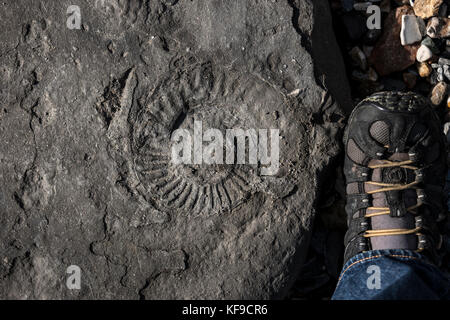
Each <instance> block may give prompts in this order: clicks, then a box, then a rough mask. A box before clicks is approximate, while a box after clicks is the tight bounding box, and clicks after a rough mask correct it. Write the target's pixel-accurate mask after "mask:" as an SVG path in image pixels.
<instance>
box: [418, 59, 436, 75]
mask: <svg viewBox="0 0 450 320" xmlns="http://www.w3.org/2000/svg"><path fill="white" fill-rule="evenodd" d="M417 70H418V71H419V75H420V76H421V77H422V78H426V77H428V76H429V75H430V74H431V72H432V71H433V69H432V68H431V66H430V65H429V64H428V63H426V62H421V63H419V65H418V67H417Z"/></svg>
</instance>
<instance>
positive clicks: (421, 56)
mask: <svg viewBox="0 0 450 320" xmlns="http://www.w3.org/2000/svg"><path fill="white" fill-rule="evenodd" d="M431 57H433V52H431V50H430V48H428V47H427V46H425V45H421V46H420V48H419V50H417V61H419V62H425V61H428V60H430V59H431Z"/></svg>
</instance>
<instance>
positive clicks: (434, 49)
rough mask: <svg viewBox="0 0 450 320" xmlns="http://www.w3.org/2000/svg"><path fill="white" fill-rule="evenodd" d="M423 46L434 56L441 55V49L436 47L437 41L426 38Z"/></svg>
mask: <svg viewBox="0 0 450 320" xmlns="http://www.w3.org/2000/svg"><path fill="white" fill-rule="evenodd" d="M421 44H422V45H424V46H427V47H428V48H429V49H430V50H431V52H433V54H439V52H440V51H441V50H440V49H439V47H438V46H437V45H436V43H435V41H434V40H433V39H431V38H430V37H425V39H423V40H422V42H421Z"/></svg>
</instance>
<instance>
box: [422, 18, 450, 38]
mask: <svg viewBox="0 0 450 320" xmlns="http://www.w3.org/2000/svg"><path fill="white" fill-rule="evenodd" d="M427 35H428V36H429V37H430V38H447V37H449V36H450V19H449V18H442V17H439V18H438V17H433V18H431V19H430V21H428V25H427Z"/></svg>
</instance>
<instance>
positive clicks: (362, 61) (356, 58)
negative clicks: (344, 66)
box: [349, 47, 367, 70]
mask: <svg viewBox="0 0 450 320" xmlns="http://www.w3.org/2000/svg"><path fill="white" fill-rule="evenodd" d="M349 54H350V57H351V58H352V62H353V65H354V66H356V67H359V68H360V69H361V70H367V58H366V55H365V54H364V52H363V51H362V50H361V49H360V48H359V47H354V48H353V49H352V50H350V52H349Z"/></svg>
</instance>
